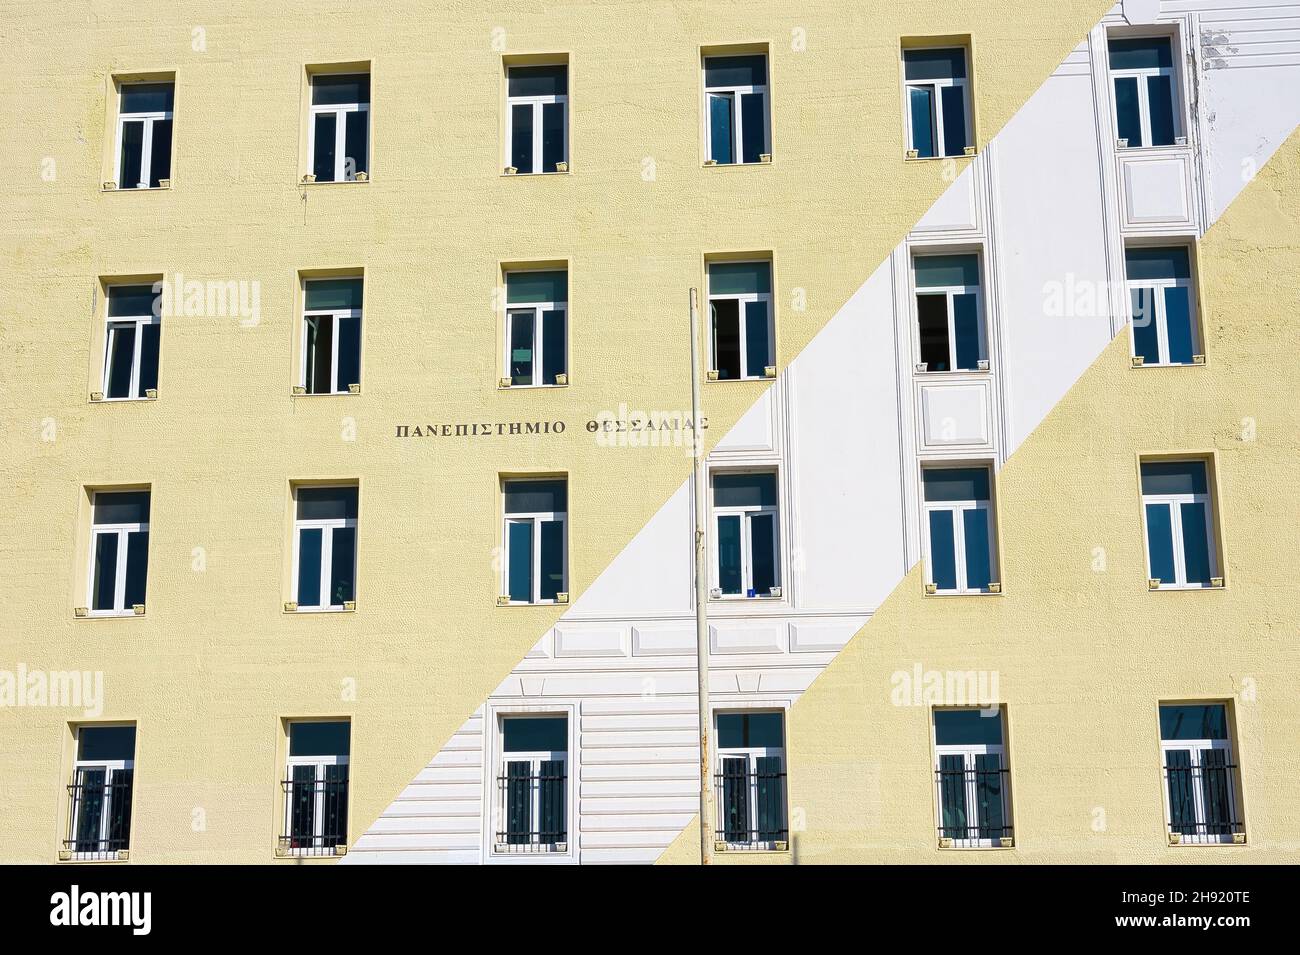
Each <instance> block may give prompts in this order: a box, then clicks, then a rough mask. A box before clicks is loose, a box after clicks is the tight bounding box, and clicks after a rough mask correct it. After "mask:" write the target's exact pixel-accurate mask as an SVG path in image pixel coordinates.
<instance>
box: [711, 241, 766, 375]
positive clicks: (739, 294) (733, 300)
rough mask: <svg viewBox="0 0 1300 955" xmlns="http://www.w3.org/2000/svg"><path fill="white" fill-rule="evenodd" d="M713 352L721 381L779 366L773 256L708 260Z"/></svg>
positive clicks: (756, 373) (755, 373) (713, 362)
mask: <svg viewBox="0 0 1300 955" xmlns="http://www.w3.org/2000/svg"><path fill="white" fill-rule="evenodd" d="M709 355H710V361H711V362H712V370H713V371H715V372H716V373H717V374H716V378H717V380H719V381H735V380H738V379H741V378H763V377H767V376H768V369H769V368H772V369H775V366H776V329H775V325H774V319H773V315H772V263H771V262H769V261H754V262H711V263H709Z"/></svg>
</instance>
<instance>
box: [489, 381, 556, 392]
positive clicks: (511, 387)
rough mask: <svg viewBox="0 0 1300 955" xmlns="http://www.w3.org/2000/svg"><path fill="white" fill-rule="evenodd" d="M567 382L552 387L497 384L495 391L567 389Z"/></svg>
mask: <svg viewBox="0 0 1300 955" xmlns="http://www.w3.org/2000/svg"><path fill="white" fill-rule="evenodd" d="M568 387H569V382H567V381H566V382H564V383H563V384H560V383H559V382H556V383H555V384H553V385H516V384H508V385H506V384H498V385H497V391H544V390H546V389H548V388H568Z"/></svg>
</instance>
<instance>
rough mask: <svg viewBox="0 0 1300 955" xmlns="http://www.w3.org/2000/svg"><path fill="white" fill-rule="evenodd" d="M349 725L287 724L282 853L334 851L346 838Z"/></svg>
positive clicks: (331, 723)
mask: <svg viewBox="0 0 1300 955" xmlns="http://www.w3.org/2000/svg"><path fill="white" fill-rule="evenodd" d="M351 730H352V726H351V724H350V723H349V722H348V721H347V720H329V721H325V720H322V721H311V720H302V721H299V720H295V721H293V722H291V723H290V724H289V746H288V750H289V756H288V760H287V765H286V766H285V773H284V779H283V780H282V782H281V787H282V789H283V790H284V828H283V830H282V832H281V835H280V849H281V850H282V851H283V852H285V853H286V854H291V855H295V856H300V855H334V854H335V847H336V846H346V845H347V841H348V759H349V754H350V752H351V735H352V734H351Z"/></svg>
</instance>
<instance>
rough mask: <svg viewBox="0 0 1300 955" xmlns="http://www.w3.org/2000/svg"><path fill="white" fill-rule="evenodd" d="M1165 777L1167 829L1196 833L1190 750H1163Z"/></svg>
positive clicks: (1189, 833)
mask: <svg viewBox="0 0 1300 955" xmlns="http://www.w3.org/2000/svg"><path fill="white" fill-rule="evenodd" d="M1165 779H1166V786H1167V787H1168V789H1169V831H1170V832H1180V833H1182V834H1183V835H1188V836H1190V835H1195V834H1196V797H1195V795H1194V790H1193V788H1192V787H1193V782H1192V752H1191V750H1187V749H1171V750H1166V751H1165Z"/></svg>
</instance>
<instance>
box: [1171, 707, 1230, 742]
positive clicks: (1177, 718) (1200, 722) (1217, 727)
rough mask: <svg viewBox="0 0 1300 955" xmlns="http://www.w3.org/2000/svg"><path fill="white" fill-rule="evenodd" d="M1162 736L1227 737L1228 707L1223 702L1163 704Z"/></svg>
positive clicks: (1185, 737) (1176, 737)
mask: <svg viewBox="0 0 1300 955" xmlns="http://www.w3.org/2000/svg"><path fill="white" fill-rule="evenodd" d="M1160 738H1161V739H1163V740H1178V739H1227V738H1228V710H1227V707H1225V706H1224V705H1223V704H1222V703H1170V704H1162V705H1161V707H1160Z"/></svg>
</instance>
